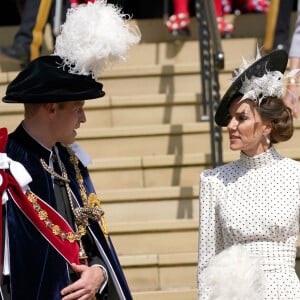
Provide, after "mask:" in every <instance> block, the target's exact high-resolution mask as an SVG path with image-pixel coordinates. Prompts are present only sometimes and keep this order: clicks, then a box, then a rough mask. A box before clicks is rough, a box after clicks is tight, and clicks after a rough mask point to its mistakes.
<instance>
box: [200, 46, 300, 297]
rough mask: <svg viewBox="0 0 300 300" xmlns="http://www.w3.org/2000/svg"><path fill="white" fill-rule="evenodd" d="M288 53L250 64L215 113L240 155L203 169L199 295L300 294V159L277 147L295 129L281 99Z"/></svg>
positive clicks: (270, 295)
mask: <svg viewBox="0 0 300 300" xmlns="http://www.w3.org/2000/svg"><path fill="white" fill-rule="evenodd" d="M287 60H288V58H287V54H286V52H285V51H283V50H276V51H273V52H271V53H269V54H268V55H266V56H264V57H259V58H258V59H257V60H256V61H255V62H254V63H252V64H251V65H248V64H247V63H246V62H244V64H243V66H242V67H241V69H240V70H239V73H238V75H237V76H236V78H235V79H234V81H233V83H232V85H231V87H230V88H229V89H228V91H227V92H226V93H225V95H224V97H223V99H222V101H221V103H220V105H219V107H218V109H217V112H216V115H215V121H216V123H217V124H218V125H220V126H227V130H228V134H229V139H230V148H231V150H239V151H240V159H239V160H237V161H234V162H232V163H229V164H226V165H224V166H221V167H218V168H215V169H212V170H206V171H204V172H203V173H202V174H201V179H200V180H201V186H200V230H199V232H200V235H199V264H198V288H199V299H201V300H206V299H210V300H212V299H222V300H225V299H226V300H227V299H228V300H229V299H239V300H241V299H243V300H246V299H249V300H250V299H255V300H258V299H264V300H271V299H272V300H273V299H274V300H275V299H276V300H277V299H282V300H295V299H300V284H299V280H298V278H297V275H296V273H295V269H294V267H295V257H296V245H297V237H298V232H299V206H300V163H299V162H296V161H294V160H291V159H289V158H285V157H282V156H281V155H280V154H278V153H277V151H276V150H275V148H274V147H273V144H276V143H278V142H282V141H286V140H288V139H290V138H291V136H292V134H293V117H292V113H291V110H290V109H289V108H288V107H286V106H285V105H284V103H283V101H282V99H281V97H282V95H283V80H284V76H283V74H282V73H283V72H284V70H285V68H286V64H287Z"/></svg>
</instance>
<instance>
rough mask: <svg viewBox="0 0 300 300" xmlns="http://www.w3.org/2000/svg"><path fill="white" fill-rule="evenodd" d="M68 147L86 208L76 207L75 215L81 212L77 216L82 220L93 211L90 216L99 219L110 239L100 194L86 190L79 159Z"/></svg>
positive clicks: (101, 226)
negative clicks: (88, 212)
mask: <svg viewBox="0 0 300 300" xmlns="http://www.w3.org/2000/svg"><path fill="white" fill-rule="evenodd" d="M67 149H68V152H69V154H70V161H71V163H72V164H73V166H74V169H75V172H76V179H77V182H78V184H79V187H80V195H81V197H82V199H83V204H84V208H80V207H79V208H76V209H75V210H77V212H76V213H75V212H74V214H75V216H76V214H77V215H78V214H81V216H80V217H77V218H78V220H80V218H84V216H85V215H86V212H87V211H91V213H90V214H89V218H91V219H94V220H96V221H99V225H100V228H101V230H102V232H103V234H104V236H105V238H106V240H107V239H108V230H107V226H106V221H105V217H104V212H103V210H102V206H101V202H100V199H99V198H98V196H97V195H96V194H95V193H90V194H89V196H87V192H86V189H85V187H84V184H83V183H84V182H83V178H82V175H81V173H80V170H79V167H78V163H79V160H78V158H77V156H76V155H75V153H74V152H73V150H72V149H71V148H70V147H67ZM79 211H80V212H79ZM97 212H98V213H97ZM93 213H96V214H97V217H92V215H93Z"/></svg>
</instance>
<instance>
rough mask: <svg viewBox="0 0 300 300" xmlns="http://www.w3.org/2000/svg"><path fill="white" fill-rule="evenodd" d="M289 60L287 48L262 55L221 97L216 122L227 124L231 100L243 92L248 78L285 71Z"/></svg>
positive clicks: (222, 124)
mask: <svg viewBox="0 0 300 300" xmlns="http://www.w3.org/2000/svg"><path fill="white" fill-rule="evenodd" d="M287 62H288V54H287V52H286V51H285V50H281V49H280V50H274V51H271V52H270V53H268V54H266V55H264V56H262V57H261V58H260V59H258V60H257V61H255V62H254V63H253V64H251V65H250V66H249V67H248V68H247V69H246V70H245V71H244V72H243V73H241V74H240V75H239V76H238V77H237V78H236V79H235V80H234V81H233V82H232V84H231V86H230V87H229V89H228V90H227V91H226V93H225V94H224V96H223V97H222V99H221V102H220V104H219V106H218V108H217V110H216V114H215V122H216V124H217V125H219V126H227V124H228V117H229V107H230V104H231V102H232V101H233V100H234V99H236V98H237V97H238V96H239V95H241V93H240V92H239V91H240V89H241V87H242V85H243V82H244V81H245V79H246V78H248V79H251V77H252V76H255V77H262V76H263V75H264V74H266V72H267V71H271V72H272V71H280V72H281V73H284V71H285V69H286V65H287Z"/></svg>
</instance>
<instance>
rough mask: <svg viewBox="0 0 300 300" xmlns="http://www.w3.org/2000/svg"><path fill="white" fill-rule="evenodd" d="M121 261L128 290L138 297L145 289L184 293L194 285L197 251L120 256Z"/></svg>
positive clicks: (192, 288)
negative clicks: (135, 293)
mask: <svg viewBox="0 0 300 300" xmlns="http://www.w3.org/2000/svg"><path fill="white" fill-rule="evenodd" d="M120 263H121V265H122V267H123V269H124V272H125V275H126V278H127V281H128V284H129V286H130V288H131V290H132V291H133V292H141V293H139V294H140V296H141V297H142V295H145V294H144V293H145V292H146V291H160V292H166V291H170V290H171V291H172V290H173V292H174V289H176V290H178V289H180V290H181V291H182V292H184V293H185V292H187V290H188V291H189V292H192V291H191V290H194V289H195V288H196V273H197V252H196V251H193V252H185V253H167V254H147V255H127V256H120ZM146 294H147V293H146ZM158 295H159V294H158ZM134 299H136V298H135V297H134ZM141 299H143V298H141ZM146 299H147V298H146Z"/></svg>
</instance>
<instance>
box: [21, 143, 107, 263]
mask: <svg viewBox="0 0 300 300" xmlns="http://www.w3.org/2000/svg"><path fill="white" fill-rule="evenodd" d="M67 150H68V152H69V154H70V161H71V163H72V165H73V167H74V169H75V173H76V179H77V182H78V185H79V189H80V195H81V197H82V200H83V207H76V208H74V204H73V196H72V191H71V188H70V185H69V183H70V180H69V178H68V175H67V171H66V169H65V166H64V164H63V163H62V162H61V170H62V175H59V174H58V173H57V172H55V171H54V170H53V169H52V168H50V167H49V166H48V165H47V164H46V162H45V160H44V159H42V158H41V159H40V162H41V165H42V167H43V168H44V169H45V170H46V171H47V172H48V173H49V174H51V175H52V176H53V177H55V178H58V179H61V180H62V181H64V183H65V187H66V191H67V195H68V200H69V203H70V206H71V210H72V212H73V214H74V217H75V227H76V231H75V232H65V231H63V230H62V229H61V228H60V227H59V225H56V224H53V222H52V221H51V220H50V219H49V218H48V214H47V212H46V211H45V210H43V209H41V207H40V206H39V204H38V203H37V200H36V196H35V195H34V194H33V193H32V192H30V191H28V192H27V196H28V199H29V201H30V202H31V204H32V205H33V208H34V209H35V211H36V212H37V213H38V216H39V218H40V220H42V221H43V222H44V223H45V224H46V225H47V227H49V228H51V229H52V232H53V234H55V235H57V236H59V237H60V238H61V239H62V240H65V239H67V240H68V241H69V242H71V243H73V242H74V241H78V242H79V245H80V254H79V258H80V259H86V258H87V255H86V253H85V251H84V248H83V245H82V241H81V237H82V236H84V235H85V234H86V227H87V226H88V225H89V223H88V219H89V218H90V219H92V220H95V221H98V222H99V225H100V227H101V229H102V232H103V234H104V236H105V238H106V239H107V238H108V232H107V227H106V222H105V218H104V212H103V210H102V208H101V202H100V199H99V198H98V197H97V195H96V194H95V193H91V194H89V196H88V197H87V193H86V189H85V187H84V181H83V178H82V175H81V173H80V169H79V167H78V164H79V160H78V158H77V157H76V155H75V153H74V152H73V151H72V149H71V148H69V147H67Z"/></svg>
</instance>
